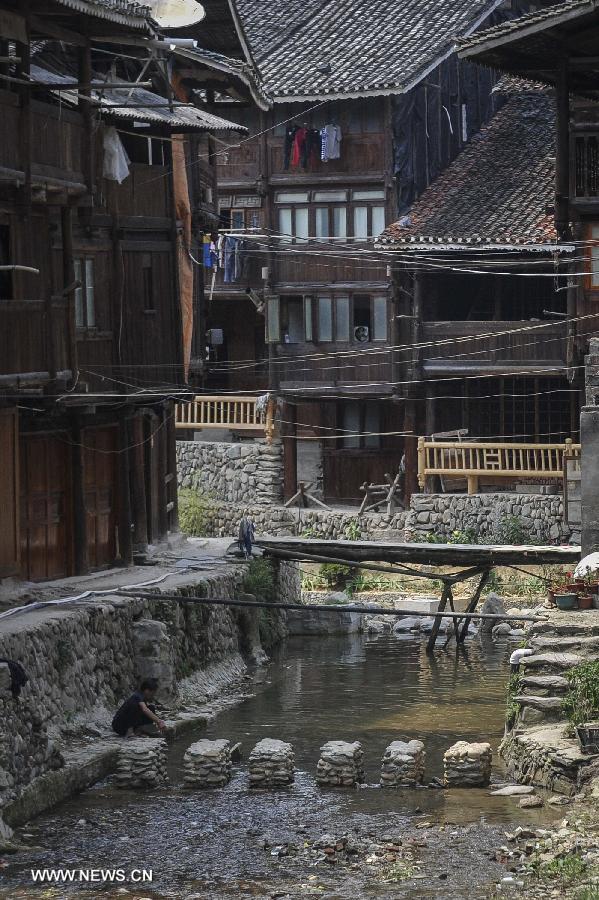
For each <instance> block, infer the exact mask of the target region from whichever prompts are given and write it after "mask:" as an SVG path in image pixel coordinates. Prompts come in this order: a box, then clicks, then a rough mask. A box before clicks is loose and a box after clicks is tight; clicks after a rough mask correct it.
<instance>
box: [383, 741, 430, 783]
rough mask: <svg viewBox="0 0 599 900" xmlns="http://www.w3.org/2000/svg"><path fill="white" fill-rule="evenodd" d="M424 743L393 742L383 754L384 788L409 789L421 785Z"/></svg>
mask: <svg viewBox="0 0 599 900" xmlns="http://www.w3.org/2000/svg"><path fill="white" fill-rule="evenodd" d="M425 756H426V754H425V751H424V744H423V743H422V741H393V743H391V744H389V746H388V747H387V749H386V750H385V752H384V754H383V761H382V765H381V786H382V787H408V786H414V785H416V784H421V783H422V779H423V778H424V761H425Z"/></svg>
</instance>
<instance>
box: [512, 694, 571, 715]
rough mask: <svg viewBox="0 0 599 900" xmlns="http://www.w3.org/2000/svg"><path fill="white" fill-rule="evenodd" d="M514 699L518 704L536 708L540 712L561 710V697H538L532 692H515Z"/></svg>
mask: <svg viewBox="0 0 599 900" xmlns="http://www.w3.org/2000/svg"><path fill="white" fill-rule="evenodd" d="M514 700H515V701H516V703H519V704H520V706H530V707H532V709H538V710H540V711H541V712H552V711H554V710H561V708H562V703H563V698H562V697H538V696H534V695H532V694H517V696H515V697H514Z"/></svg>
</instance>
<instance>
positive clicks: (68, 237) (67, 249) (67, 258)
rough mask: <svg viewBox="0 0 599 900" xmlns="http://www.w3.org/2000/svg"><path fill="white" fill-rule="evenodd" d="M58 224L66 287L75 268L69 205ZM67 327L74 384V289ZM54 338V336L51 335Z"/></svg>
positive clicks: (70, 298)
mask: <svg viewBox="0 0 599 900" xmlns="http://www.w3.org/2000/svg"><path fill="white" fill-rule="evenodd" d="M60 226H61V232H62V282H63V287H64V288H67V287H69V286H70V285H72V284H73V281H74V279H75V270H74V267H73V213H72V210H71V207H70V206H63V207H62V208H61V210H60ZM67 303H68V306H67V317H68V318H67V327H68V341H69V365H70V368H71V380H72V383H73V384H75V382H76V381H77V378H78V376H79V366H78V360H77V321H76V317H75V291H70V292H69V294H68V295H67ZM52 339H54V336H52Z"/></svg>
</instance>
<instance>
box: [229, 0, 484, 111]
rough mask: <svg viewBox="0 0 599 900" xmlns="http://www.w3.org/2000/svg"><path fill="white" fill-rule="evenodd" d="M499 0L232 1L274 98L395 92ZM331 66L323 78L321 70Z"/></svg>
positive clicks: (419, 74)
mask: <svg viewBox="0 0 599 900" xmlns="http://www.w3.org/2000/svg"><path fill="white" fill-rule="evenodd" d="M499 2H500V0H460V2H459V3H458V2H456V0H371V2H369V3H359V2H356V0H324V2H323V0H318V2H317V0H301V2H300V0H263V2H261V3H257V2H256V0H236V5H237V10H238V13H239V17H240V20H241V23H242V25H243V28H244V31H245V33H246V35H247V37H248V41H249V43H250V46H251V49H252V53H253V55H254V57H255V59H256V61H257V64H258V66H259V68H260V73H261V75H262V77H263V79H264V82H265V85H266V87H267V89H268V90H269V91H270V93H271V94H272V95H273V96H274V97H275V98H277V99H284V98H293V99H298V100H299V99H301V98H303V97H307V98H308V97H312V96H317V97H320V96H331V97H337V96H338V97H344V96H360V95H363V94H373V95H374V94H385V93H399V92H402V91H404V90H407V89H409V88H410V87H411V86H412V84H414V83H416V82H417V81H419V80H420V78H422V77H424V75H425V74H426V72H427V71H429V70H430V68H433V67H434V66H435V65H436V64H437V62H438V61H440V60H441V59H443V58H444V57H445V56H446V55H447V54H449V53H450V52H452V50H453V49H454V47H455V44H456V40H457V39H458V38H459V37H461V36H465V35H467V34H469V33H470V31H471V30H473V29H474V28H475V27H477V26H478V24H479V23H480V22H481V21H483V20H484V19H485V18H486V16H487V15H488V14H490V13H491V12H493V10H494V9H496V8H497V7H498V6H499ZM326 66H330V69H331V71H330V73H329V74H327V73H326V72H323V71H321V70H322V68H323V67H326Z"/></svg>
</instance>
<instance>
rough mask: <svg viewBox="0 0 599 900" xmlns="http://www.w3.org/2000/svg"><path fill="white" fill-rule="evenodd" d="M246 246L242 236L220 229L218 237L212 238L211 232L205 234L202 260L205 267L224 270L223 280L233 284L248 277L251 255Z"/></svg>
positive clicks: (214, 270)
mask: <svg viewBox="0 0 599 900" xmlns="http://www.w3.org/2000/svg"><path fill="white" fill-rule="evenodd" d="M245 251H246V247H245V244H244V241H243V240H242V239H241V238H238V237H233V236H232V235H231V234H228V233H226V232H222V231H220V230H219V233H218V239H217V240H216V241H214V240H212V236H211V235H210V234H205V235H204V237H203V240H202V262H203V264H204V268H206V269H211V270H212V271H213V272H217V271H218V270H219V269H222V270H223V271H224V275H223V281H224V283H225V284H232V283H233V282H236V281H241V280H242V279H243V278H247V276H248V271H247V267H248V265H249V256H248V254H247V253H246V252H245Z"/></svg>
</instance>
